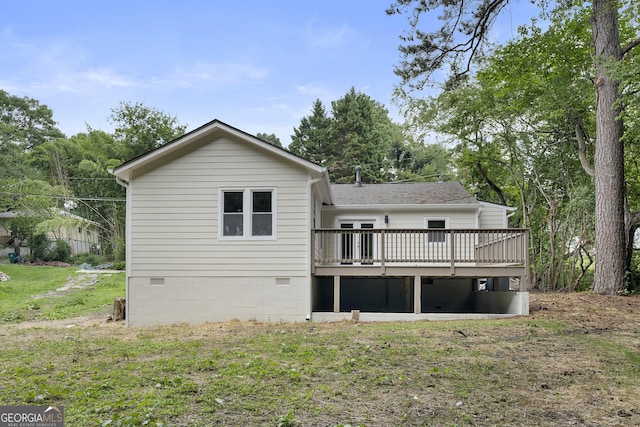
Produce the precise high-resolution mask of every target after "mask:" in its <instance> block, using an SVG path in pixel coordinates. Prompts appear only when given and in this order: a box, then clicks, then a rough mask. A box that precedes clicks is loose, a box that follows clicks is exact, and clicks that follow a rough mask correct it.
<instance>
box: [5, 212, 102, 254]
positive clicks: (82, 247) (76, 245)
mask: <svg viewBox="0 0 640 427" xmlns="http://www.w3.org/2000/svg"><path fill="white" fill-rule="evenodd" d="M58 214H59V215H60V216H61V217H64V218H66V220H65V221H62V222H61V223H60V225H59V226H58V227H56V229H55V230H54V231H51V232H47V233H46V235H47V239H48V240H50V241H51V242H55V241H56V240H58V239H61V240H64V241H65V242H67V244H68V245H69V248H70V249H71V255H78V254H84V253H95V252H97V251H99V249H100V228H99V225H98V224H97V223H96V222H93V221H90V220H88V219H86V218H82V217H80V216H78V215H74V214H72V213H69V212H67V211H59V212H58ZM16 216H18V214H17V213H15V212H0V245H2V247H0V253H1V254H2V255H3V256H8V254H9V253H10V252H14V250H15V246H14V245H15V240H14V239H13V237H12V236H11V231H10V230H9V223H10V222H11V220H12V219H13V218H15V217H16ZM26 244H27V242H23V243H22V247H21V248H20V251H21V254H22V255H23V256H24V255H26V254H28V253H29V251H28V247H26V246H25V245H26Z"/></svg>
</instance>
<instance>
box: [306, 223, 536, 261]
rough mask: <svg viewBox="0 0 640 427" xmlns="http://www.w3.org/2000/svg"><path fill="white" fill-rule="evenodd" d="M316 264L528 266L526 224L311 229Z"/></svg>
mask: <svg viewBox="0 0 640 427" xmlns="http://www.w3.org/2000/svg"><path fill="white" fill-rule="evenodd" d="M312 247H313V260H314V265H315V266H321V265H371V264H377V265H383V266H384V265H385V264H403V263H404V264H406V263H413V264H420V265H425V264H441V263H447V264H450V265H452V266H453V265H459V264H465V265H470V264H477V265H497V264H498V265H499V264H504V265H525V266H527V265H528V230H525V229H511V228H510V229H490V230H479V229H373V228H369V229H316V230H313V246H312Z"/></svg>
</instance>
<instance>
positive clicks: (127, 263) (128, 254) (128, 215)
mask: <svg viewBox="0 0 640 427" xmlns="http://www.w3.org/2000/svg"><path fill="white" fill-rule="evenodd" d="M108 172H109V173H112V172H113V169H110V170H109V171H108ZM116 182H117V183H118V185H120V186H121V187H124V188H125V190H126V202H125V203H126V206H125V217H126V219H125V231H124V232H125V246H126V249H125V258H126V259H125V273H124V274H125V276H126V281H125V310H126V312H125V313H126V314H125V324H126V326H127V327H128V326H129V313H130V311H129V279H130V277H131V252H130V251H131V241H130V234H131V233H129V230H128V229H127V228H128V227H127V226H128V225H129V224H131V203H130V194H131V191H129V183H128V182H126V181H124V180H122V179H120V177H117V176H116Z"/></svg>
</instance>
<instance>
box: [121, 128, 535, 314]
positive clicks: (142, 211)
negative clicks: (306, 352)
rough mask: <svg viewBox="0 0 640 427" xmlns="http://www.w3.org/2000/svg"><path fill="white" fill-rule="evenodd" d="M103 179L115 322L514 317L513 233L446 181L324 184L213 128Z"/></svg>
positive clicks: (519, 237)
mask: <svg viewBox="0 0 640 427" xmlns="http://www.w3.org/2000/svg"><path fill="white" fill-rule="evenodd" d="M111 172H112V174H113V175H115V176H116V179H117V180H118V182H120V183H121V184H122V185H124V186H126V188H127V285H126V286H127V299H126V301H127V321H128V324H129V325H136V326H137V325H153V324H171V323H180V322H189V323H203V322H215V321H226V320H231V319H239V320H257V321H274V322H280V321H304V320H314V321H323V320H340V319H348V318H351V317H352V315H354V314H356V313H354V312H353V311H354V310H358V311H359V313H358V314H359V318H360V320H363V321H366V320H410V319H436V318H452V317H486V316H502V315H520V314H528V310H529V306H528V293H527V292H526V290H527V287H526V277H527V275H528V252H527V247H528V243H527V239H528V233H527V231H526V230H522V229H508V228H507V216H508V215H509V214H510V213H511V212H513V211H514V209H513V208H509V207H505V206H499V205H495V204H491V203H484V202H480V201H478V200H476V199H475V198H474V197H472V196H470V195H469V193H468V192H466V191H465V190H464V189H463V188H462V186H461V185H460V184H458V183H455V182H446V183H416V184H361V183H357V184H342V185H331V184H330V183H329V178H328V174H327V171H326V169H325V168H323V167H321V166H318V165H316V164H314V163H311V162H309V161H307V160H304V159H302V158H300V157H297V156H295V155H293V154H291V153H289V152H287V151H286V150H283V149H280V148H277V147H275V146H273V145H271V144H269V143H267V142H264V141H262V140H260V139H258V138H256V137H254V136H251V135H249V134H247V133H244V132H242V131H240V130H238V129H236V128H233V127H231V126H229V125H227V124H225V123H222V122H220V121H217V120H214V121H212V122H210V123H208V124H206V125H204V126H202V127H200V128H198V129H196V130H194V131H192V132H190V133H188V134H186V135H184V136H183V137H181V138H179V139H176V140H175V141H173V142H171V143H169V144H167V145H165V146H163V147H160V148H158V149H156V150H153V151H151V152H148V153H146V154H144V155H142V156H139V157H137V158H134V159H132V160H130V161H128V162H126V163H124V164H123V165H121V166H120V167H118V168H116V169H115V170H113V171H111ZM510 288H514V290H510Z"/></svg>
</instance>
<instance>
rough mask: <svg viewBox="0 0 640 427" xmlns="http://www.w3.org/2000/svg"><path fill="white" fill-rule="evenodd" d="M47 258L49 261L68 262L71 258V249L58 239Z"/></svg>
mask: <svg viewBox="0 0 640 427" xmlns="http://www.w3.org/2000/svg"><path fill="white" fill-rule="evenodd" d="M47 256H48V258H49V259H48V260H47V261H62V262H67V261H69V259H70V258H71V248H70V247H69V244H68V243H67V242H65V241H64V240H62V239H57V240H56V241H55V242H54V244H53V247H52V248H51V249H50V251H49V253H48V255H47Z"/></svg>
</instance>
